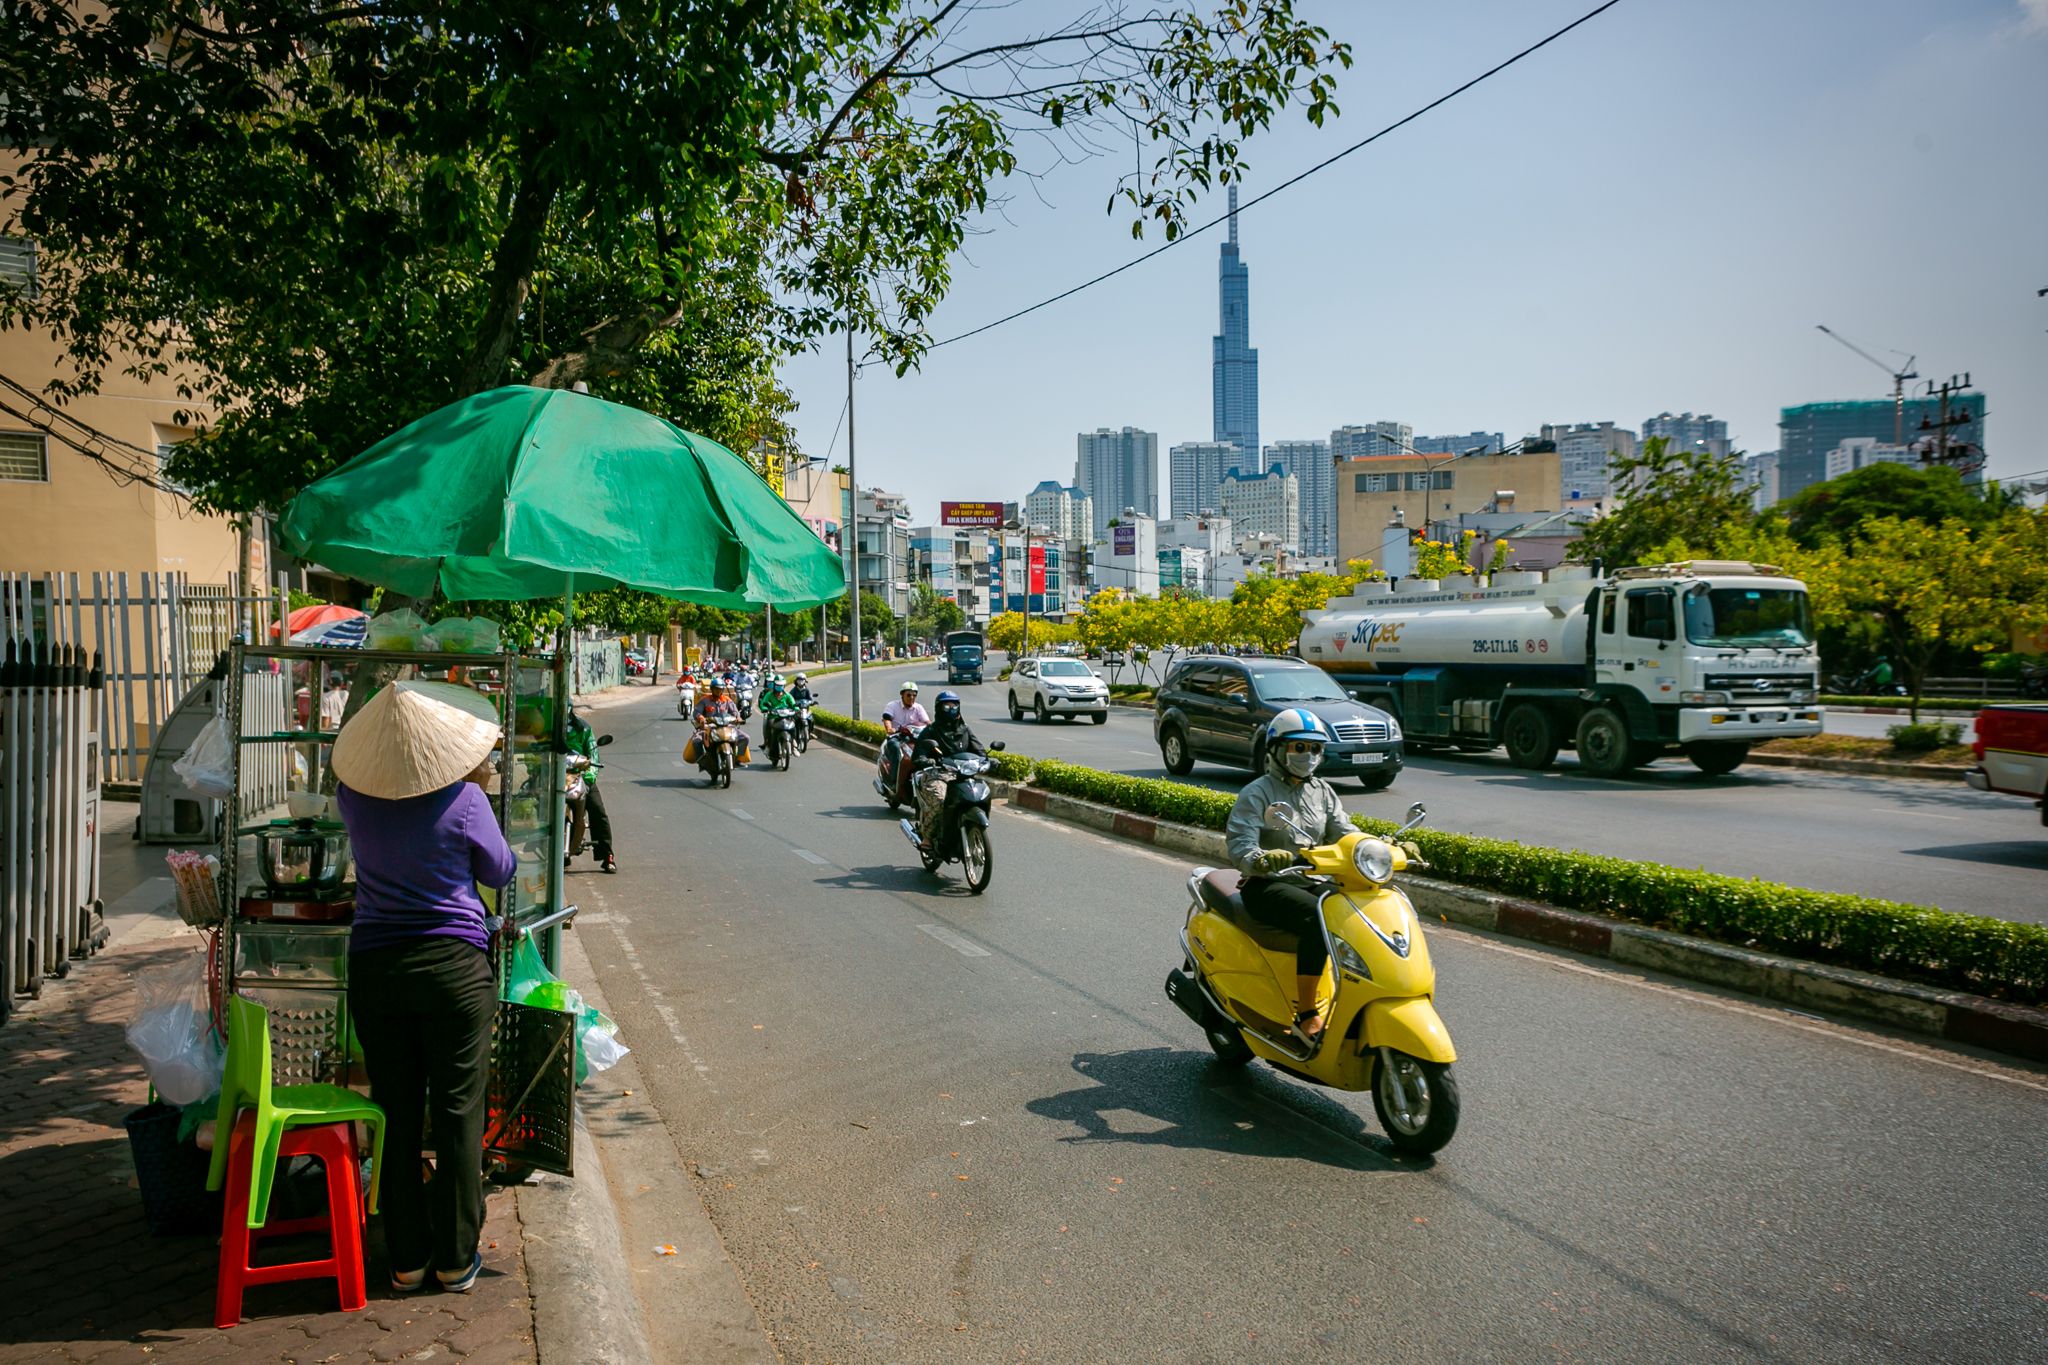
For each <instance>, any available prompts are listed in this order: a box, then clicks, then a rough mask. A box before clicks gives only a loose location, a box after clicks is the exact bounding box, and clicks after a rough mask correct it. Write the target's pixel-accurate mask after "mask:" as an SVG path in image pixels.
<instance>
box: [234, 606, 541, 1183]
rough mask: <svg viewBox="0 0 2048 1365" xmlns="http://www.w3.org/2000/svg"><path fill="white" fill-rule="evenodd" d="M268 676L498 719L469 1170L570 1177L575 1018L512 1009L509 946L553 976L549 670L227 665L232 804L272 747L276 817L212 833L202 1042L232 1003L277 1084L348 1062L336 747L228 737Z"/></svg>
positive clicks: (286, 729) (347, 904) (238, 649)
mask: <svg viewBox="0 0 2048 1365" xmlns="http://www.w3.org/2000/svg"><path fill="white" fill-rule="evenodd" d="M273 671H283V672H289V673H291V674H293V675H294V677H293V681H294V682H295V683H297V684H301V685H303V686H305V687H307V688H308V689H309V690H310V692H311V695H313V696H315V697H318V696H321V695H323V694H324V693H325V692H326V690H327V687H328V684H329V680H330V679H331V678H333V677H335V676H337V675H339V676H340V677H341V678H343V679H344V681H345V683H346V685H347V686H348V687H349V688H350V689H351V692H352V693H353V694H354V695H353V702H354V707H356V708H359V707H360V706H361V704H362V703H364V702H366V701H368V700H369V698H370V696H372V695H374V694H375V693H376V692H377V691H379V690H381V689H382V688H385V687H388V686H390V685H391V684H392V683H394V682H398V681H401V680H408V679H431V680H438V681H452V682H459V683H463V684H465V685H468V686H471V687H473V688H475V689H476V690H477V691H478V692H479V693H480V694H481V695H483V696H485V697H487V698H489V700H490V701H491V702H492V704H493V705H494V707H495V708H496V709H497V712H498V716H499V724H500V727H501V728H502V730H503V733H504V739H503V741H502V743H501V746H500V749H499V752H498V753H497V755H496V756H495V759H496V767H497V770H498V778H497V781H496V784H495V785H496V789H495V790H494V791H492V792H491V793H490V795H491V800H492V805H493V806H494V808H495V809H496V811H497V813H498V820H499V824H500V827H501V828H502V829H503V831H504V833H505V838H506V842H507V843H509V844H510V845H511V848H512V851H513V853H514V855H515V857H516V858H517V864H518V866H517V871H516V873H515V875H514V879H513V882H512V884H511V886H510V887H508V888H507V889H506V891H505V893H504V895H503V896H502V897H501V898H499V899H498V901H497V903H496V905H495V906H494V909H495V911H496V915H495V917H494V926H495V928H496V932H495V935H494V938H493V944H494V951H493V954H492V957H493V965H494V969H495V972H496V976H497V981H498V998H499V1002H500V1003H499V1006H498V1013H497V1018H496V1022H495V1025H494V1028H493V1034H492V1040H491V1066H490V1081H489V1087H488V1095H489V1098H488V1102H487V1104H488V1112H487V1118H486V1122H485V1128H484V1134H485V1136H484V1146H485V1153H484V1159H485V1160H486V1161H487V1163H488V1164H489V1166H490V1168H491V1170H492V1171H493V1173H494V1174H498V1175H501V1176H516V1175H518V1174H521V1173H523V1172H525V1171H527V1170H529V1169H539V1170H546V1171H555V1172H558V1173H560V1174H564V1175H567V1174H570V1173H571V1172H572V1169H573V1162H572V1155H573V1147H574V1143H573V1135H574V1132H575V1114H574V1100H575V1080H576V1066H575V1046H576V1043H575V1040H576V1023H577V1016H576V1014H575V1013H574V1012H572V1011H570V1010H560V1009H550V1008H546V1007H544V1006H542V1005H535V1004H525V1003H519V1002H518V1001H517V1000H516V999H514V998H511V997H512V996H513V994H514V991H513V986H514V981H513V969H514V963H515V958H516V955H517V954H519V953H520V951H521V944H522V943H527V942H531V943H532V944H533V946H534V947H536V948H538V950H539V956H540V958H541V960H542V961H543V962H544V963H545V964H546V965H547V966H548V967H549V968H550V969H553V967H554V966H555V964H556V963H557V961H558V960H559V958H558V947H559V941H560V939H559V936H560V933H561V929H562V926H563V925H565V924H566V923H568V922H569V921H570V920H571V919H572V918H573V917H574V915H575V914H576V907H575V906H573V905H569V904H566V903H565V901H564V896H563V880H562V871H563V852H564V826H565V802H564V792H565V788H566V785H567V782H568V775H567V768H566V753H567V749H566V744H565V729H564V727H565V725H566V721H567V708H566V707H565V706H564V705H563V704H562V702H563V699H564V698H565V697H566V696H567V695H568V693H567V672H566V655H565V654H564V653H560V652H558V653H553V654H545V655H535V654H522V653H517V652H504V653H497V654H459V653H446V652H412V651H402V650H365V649H347V648H340V649H336V648H320V647H307V646H291V645H283V646H278V645H271V646H251V645H237V646H235V647H234V649H233V650H232V652H231V655H230V668H229V670H228V677H227V695H226V698H225V703H226V704H225V707H224V709H223V714H224V715H225V716H226V717H227V718H229V728H230V733H229V734H228V735H227V738H228V741H229V754H230V764H231V773H232V776H233V777H234V779H235V782H234V787H235V789H236V790H237V791H239V790H240V782H239V778H240V775H241V770H242V768H243V766H244V764H245V763H246V762H249V761H251V760H252V759H253V758H254V754H253V752H252V751H255V750H258V749H265V750H268V749H269V748H270V747H271V746H282V747H283V748H284V749H285V750H286V752H288V753H289V755H290V760H289V762H288V764H287V770H288V772H289V773H290V779H289V790H288V791H287V792H286V793H285V802H284V805H283V806H282V807H281V808H279V807H273V808H270V809H265V810H247V809H242V808H241V806H242V798H240V797H237V798H236V799H235V800H233V801H231V802H230V803H229V804H228V810H227V813H226V816H225V818H224V819H223V821H222V830H221V840H220V851H219V859H220V871H219V884H220V905H221V909H222V920H221V923H220V926H219V929H218V931H217V940H216V948H217V958H216V960H215V965H214V971H213V987H214V998H213V1003H214V1019H215V1023H216V1027H220V1028H222V1030H223V1032H225V1024H226V1016H227V1011H226V1009H225V1004H226V1001H227V1000H228V998H229V997H231V996H233V995H237V994H239V995H243V996H247V997H249V998H251V999H253V1000H255V1001H256V1002H257V1003H258V1004H261V1005H262V1006H264V1008H265V1009H266V1010H268V1011H269V1015H270V1030H271V1057H272V1075H273V1078H274V1080H275V1081H276V1082H278V1083H280V1084H289V1083H300V1082H331V1083H336V1084H347V1083H348V1081H349V1079H350V1075H351V1072H352V1070H353V1067H354V1062H355V1047H354V1034H353V1029H352V1028H351V1025H350V1022H349V1018H348V960H349V958H348V949H349V933H350V922H351V920H352V918H353V913H354V892H355V882H354V879H353V875H352V868H351V865H350V859H349V849H348V835H347V832H346V830H345V829H344V828H343V826H342V824H341V821H340V820H339V819H338V818H337V817H336V816H335V814H334V808H333V804H332V792H333V788H334V782H333V779H332V777H331V775H330V773H329V772H328V768H327V760H328V755H329V753H330V750H331V746H332V745H333V743H334V740H335V737H336V734H338V731H330V730H322V729H320V728H318V727H319V725H320V718H319V715H318V712H317V710H315V711H313V712H312V713H311V714H310V715H308V716H303V717H301V716H293V715H285V716H281V717H275V718H273V719H277V720H281V721H282V724H281V725H279V726H278V727H277V728H274V729H262V728H261V723H260V722H258V723H257V724H258V728H257V729H255V730H251V729H250V724H249V722H248V721H247V720H244V721H243V722H242V723H240V724H236V723H234V718H238V717H249V716H255V715H261V714H262V708H244V706H243V704H242V691H243V688H244V686H245V679H247V678H248V677H249V676H251V675H252V674H260V673H266V672H273ZM352 709H354V708H352Z"/></svg>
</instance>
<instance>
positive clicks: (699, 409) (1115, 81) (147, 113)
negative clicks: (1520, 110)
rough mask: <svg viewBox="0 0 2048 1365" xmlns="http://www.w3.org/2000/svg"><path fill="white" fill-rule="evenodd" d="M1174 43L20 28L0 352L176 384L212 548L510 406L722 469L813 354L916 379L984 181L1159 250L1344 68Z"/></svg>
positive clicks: (712, 14)
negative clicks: (437, 430) (1032, 175)
mask: <svg viewBox="0 0 2048 1365" xmlns="http://www.w3.org/2000/svg"><path fill="white" fill-rule="evenodd" d="M1205 3H1206V4H1207V5H1209V6H1210V8H1207V9H1197V8H1193V7H1188V8H1172V7H1166V8H1160V9H1149V8H1148V9H1143V10H1129V11H1127V10H1126V9H1125V8H1124V6H1123V5H1122V4H1121V3H1118V2H1117V0H1111V3H1108V4H1105V5H1101V6H1098V7H1096V8H1094V9H1091V10H1087V11H1086V12H1084V13H1081V14H1079V15H1077V16H1074V17H1071V18H1065V19H1055V20H1052V21H1047V20H1045V19H1044V18H1043V15H1042V11H1041V10H1040V8H1039V7H1038V6H1036V5H1033V6H1006V5H979V4H976V3H973V2H972V0H829V2H828V0H750V3H747V4H744V5H738V4H704V3H683V2H682V0H634V3H629V4H624V5H621V4H617V3H603V4H599V3H594V2H593V0H494V3H491V4H486V5H478V4H455V3H450V2H449V0H388V2H387V0H380V2H379V3H376V4H358V3H354V0H206V2H205V3H199V2H198V0H124V3H122V4H119V5H113V6H106V7H101V6H96V5H80V4H76V3H74V0H19V2H18V3H14V4H10V5H9V6H8V7H7V22H8V34H9V43H8V44H7V46H8V48H9V51H8V52H7V53H6V54H4V55H0V139H4V140H5V142H6V143H7V144H8V145H10V146H13V147H17V148H30V149H32V150H31V151H30V152H29V153H28V155H27V156H26V158H25V160H24V161H23V163H22V164H21V166H20V167H19V168H18V169H16V170H15V171H14V172H13V173H12V174H10V175H8V176H6V177H4V178H0V194H4V195H5V196H6V198H7V200H8V203H7V208H8V209H10V210H12V211H14V212H15V213H16V214H17V215H18V221H19V224H20V226H21V229H22V230H23V231H26V232H28V233H30V234H32V235H33V236H34V237H36V238H37V239H38V240H39V242H40V243H41V246H42V248H43V252H44V255H43V269H42V271H41V279H40V286H41V287H40V289H39V291H38V292H37V293H36V294H35V295H34V296H33V297H31V296H27V295H24V294H21V293H18V292H15V293H9V294H7V295H5V296H4V297H0V325H11V324H21V323H26V324H32V325H37V326H40V327H46V328H49V329H51V330H53V331H55V332H56V333H57V334H58V335H60V336H62V337H64V338H65V342H66V346H67V351H68V360H69V364H70V372H69V374H68V375H67V376H66V378H65V379H64V380H63V381H62V382H60V383H59V384H58V385H57V386H56V387H57V396H59V397H64V396H69V395H75V394H79V393H85V392H90V391H93V390H95V389H96V388H98V387H99V386H100V384H101V383H102V381H103V380H104V379H105V378H106V377H107V376H108V375H109V374H110V373H118V372H122V371H131V372H135V373H138V374H142V375H174V376H176V377H177V379H178V381H179V382H180V384H181V385H182V388H183V392H184V393H185V395H186V396H187V397H188V398H189V399H190V400H191V401H192V404H193V409H194V412H195V413H196V414H198V418H197V420H199V421H202V422H204V421H206V420H207V418H206V414H209V413H211V414H216V415H217V420H214V421H213V422H212V424H211V426H210V427H209V429H208V431H207V432H206V437H205V439H203V440H201V441H198V442H193V443H189V445H188V447H187V448H184V449H181V451H180V454H179V456H178V458H177V459H176V460H174V462H173V465H172V469H171V471H170V472H171V474H172V475H173V476H174V477H176V478H178V479H180V480H181V481H184V482H187V483H189V484H191V485H193V486H194V487H195V488H196V489H197V491H198V495H199V497H198V500H199V501H200V503H201V504H202V505H203V506H206V507H209V508H215V509H220V510H227V511H247V510H250V509H252V508H255V507H258V506H266V505H267V506H271V507H276V506H278V505H280V504H281V503H282V501H283V500H284V499H285V498H286V497H287V496H288V495H289V494H290V493H291V492H292V491H294V490H295V489H296V488H298V487H300V486H302V485H303V484H304V483H306V482H307V481H309V480H310V479H311V478H313V477H317V476H318V475H319V474H320V473H322V472H324V471H325V470H326V469H328V468H331V467H333V465H335V464H336V463H339V462H340V461H341V460H342V459H345V458H347V457H348V456H351V455H353V454H355V453H356V452H357V451H358V450H360V449H362V448H364V447H366V446H367V445H369V444H370V443H371V442H372V441H374V440H375V439H377V438H379V437H381V436H383V435H385V434H387V433H389V432H390V431H393V430H395V429H397V428H398V427H399V426H401V425H403V424H404V423H405V422H407V421H410V420H412V419H413V418H416V417H418V416H420V415H421V414H423V413H425V412H427V411H429V410H431V409H432V408H434V407H437V406H439V405H441V404H442V403H445V402H447V401H449V400H450V399H452V398H455V397H458V396H461V395H463V394H466V393H471V392H475V391H477V390H480V389H484V388H489V387H492V386H494V385H498V384H502V383H508V382H518V381H522V380H524V381H527V382H533V383H538V384H543V385H553V386H566V385H568V384H570V383H573V382H575V381H577V380H579V379H580V380H586V381H587V382H589V383H590V385H591V386H592V389H593V391H595V392H598V393H600V394H603V395H606V396H611V397H617V398H620V399H623V400H624V401H628V402H635V403H639V404H642V405H643V406H648V407H650V408H652V409H653V410H655V411H658V412H660V413H662V414H663V415H665V416H669V417H671V418H672V419H674V420H676V421H677V422H678V423H679V424H680V425H683V426H684V427H686V428H688V429H691V430H697V431H702V432H704V433H705V434H707V435H711V436H714V437H716V438H719V439H722V440H724V441H725V442H726V443H727V444H728V445H732V446H734V447H735V448H737V449H740V450H742V451H744V450H745V449H746V448H747V447H748V446H750V445H751V444H752V442H753V440H754V439H755V438H756V437H759V436H763V435H773V434H776V430H775V429H776V427H777V425H778V423H779V422H780V419H781V417H782V415H783V414H784V413H785V412H786V411H787V408H788V400H787V396H786V395H784V394H782V393H781V391H780V390H779V389H778V388H777V387H776V386H775V383H774V363H775V360H776V359H777V358H778V357H779V356H781V355H784V354H788V353H789V352H791V351H792V350H795V349H798V348H801V347H804V346H806V345H809V344H811V343H813V342H814V341H816V340H817V339H818V338H819V337H820V336H821V335H823V334H824V333H825V332H827V331H828V330H833V329H837V328H839V327H842V326H845V325H847V324H848V323H849V322H850V323H851V325H852V326H853V327H854V328H855V329H856V330H857V331H859V332H861V333H862V334H864V335H865V336H867V337H869V338H872V345H873V347H874V351H875V353H876V354H878V355H880V356H881V357H883V358H885V359H887V360H889V361H890V362H892V363H893V364H895V365H896V366H897V367H898V368H899V370H900V369H902V368H906V367H909V366H911V365H914V364H915V363H916V362H917V360H918V358H919V357H920V356H921V355H922V353H923V351H924V349H925V348H926V347H927V346H928V345H929V343H930V339H931V338H930V334H929V332H928V330H927V328H928V324H929V321H930V318H931V316H932V312H933V309H934V308H936V307H937V305H938V303H939V302H940V301H941V300H942V299H943V298H944V296H945V294H946V291H947V289H948V287H949V285H950V283H951V278H952V276H951V271H952V260H953V255H954V252H955V251H956V249H957V248H958V247H959V246H960V245H961V243H962V242H963V241H964V239H965V236H966V234H967V233H968V232H969V231H970V229H971V227H972V226H973V224H974V222H975V219H976V217H977V216H978V215H980V214H982V213H984V212H985V211H987V210H988V209H989V208H990V207H991V193H992V191H993V190H995V189H996V187H997V186H998V184H999V182H1000V181H1001V180H1002V179H1003V178H1004V177H1005V176H1008V175H1009V174H1011V173H1012V172H1015V171H1022V172H1026V173H1029V172H1030V171H1031V170H1032V169H1033V165H1032V162H1033V161H1037V162H1039V163H1042V164H1050V163H1051V162H1053V161H1056V160H1058V159H1061V158H1066V157H1071V156H1074V155H1077V154H1080V155H1085V154H1089V153H1090V152H1092V151H1094V150H1096V149H1097V148H1102V149H1105V150H1106V149H1107V148H1110V147H1116V148H1127V147H1131V146H1136V147H1139V148H1141V149H1144V150H1142V151H1141V152H1140V154H1139V156H1138V157H1137V159H1136V161H1135V163H1134V164H1133V163H1131V162H1127V161H1124V160H1122V154H1121V153H1119V161H1118V163H1117V164H1119V165H1128V166H1129V167H1130V169H1128V170H1127V171H1123V172H1121V173H1120V177H1119V178H1118V179H1117V180H1116V182H1115V185H1114V189H1113V191H1112V194H1111V196H1110V199H1109V204H1110V207H1111V209H1112V210H1115V209H1117V208H1118V207H1119V206H1120V207H1121V208H1122V209H1123V210H1124V211H1125V212H1127V213H1128V215H1129V217H1130V220H1131V226H1132V231H1133V234H1134V235H1138V234H1142V233H1143V232H1144V231H1145V229H1146V228H1147V227H1148V226H1150V227H1153V228H1156V229H1157V230H1160V231H1162V232H1163V233H1164V234H1165V235H1166V236H1167V237H1168V238H1173V237H1175V236H1177V235H1178V234H1179V233H1180V232H1182V231H1183V230H1184V229H1185V228H1186V226H1187V223H1188V215H1189V212H1190V209H1191V207H1192V206H1193V204H1194V203H1195V201H1196V199H1197V197H1198V196H1199V195H1200V194H1201V193H1202V192H1203V191H1205V190H1207V189H1209V188H1211V187H1212V186H1214V185H1215V184H1217V183H1220V182H1225V181H1234V180H1236V179H1237V178H1239V177H1240V175H1241V174H1242V172H1243V170H1244V167H1245V151H1244V148H1245V144H1246V141H1247V139H1249V138H1250V137H1251V136H1253V135H1254V134H1256V133H1257V132H1258V131H1259V130H1260V129H1262V128H1265V127H1267V126H1268V125H1270V123H1271V122H1272V121H1273V119H1274V118H1276V117H1277V116H1279V115H1281V114H1282V113H1283V112H1285V111H1287V110H1289V109H1290V108H1292V109H1298V110H1299V111H1301V113H1302V114H1304V115H1305V116H1306V117H1307V118H1308V119H1309V120H1311V121H1312V122H1315V123H1318V124H1320V123H1321V122H1322V121H1323V119H1324V118H1325V117H1326V116H1328V115H1329V114H1330V113H1332V112H1334V106H1333V105H1332V103H1331V93H1332V88H1333V82H1334V70H1335V68H1336V67H1338V66H1340V65H1348V63H1349V61H1350V51H1349V49H1348V47H1346V46H1345V45H1344V44H1341V43H1337V42H1333V41H1331V39H1330V38H1329V35H1328V34H1327V33H1326V32H1325V31H1324V30H1323V29H1321V28H1319V27H1317V26H1315V25H1312V24H1309V23H1307V22H1305V21H1303V20H1301V19H1299V18H1297V17H1296V15H1295V13H1294V6H1293V3H1292V0H1205ZM1041 23H1043V24H1045V25H1046V26H1045V27H1043V28H1032V27H1029V26H1030V25H1035V24H1041Z"/></svg>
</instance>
